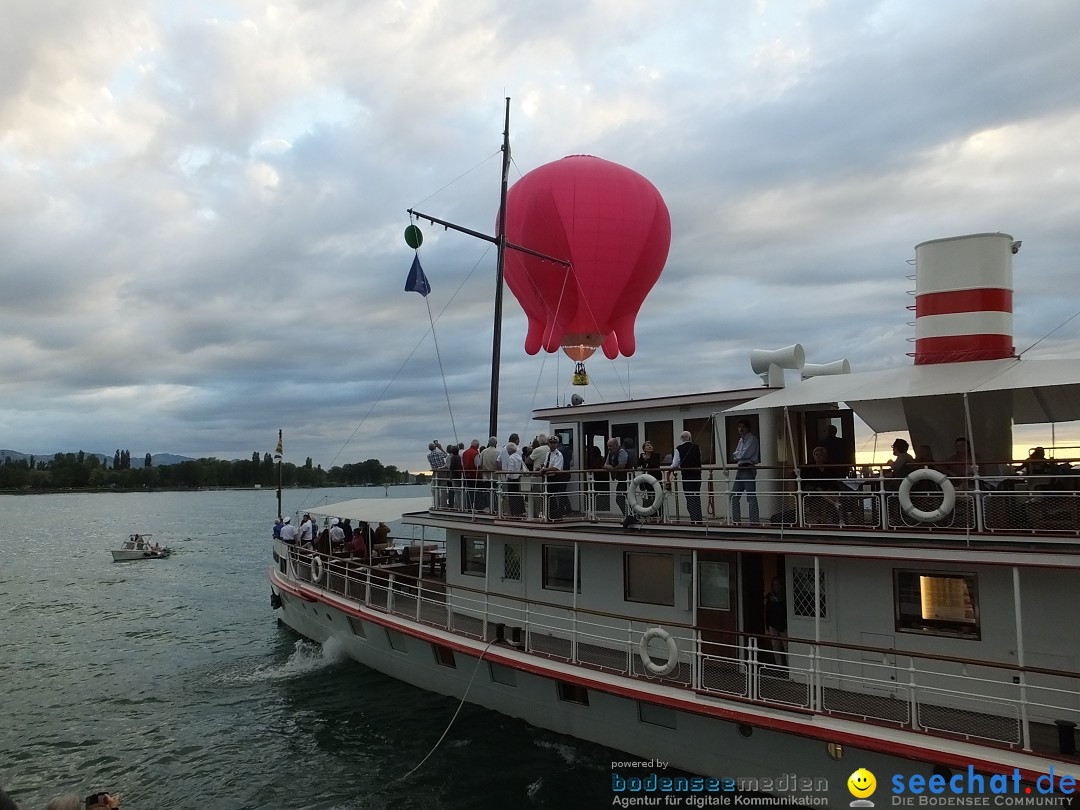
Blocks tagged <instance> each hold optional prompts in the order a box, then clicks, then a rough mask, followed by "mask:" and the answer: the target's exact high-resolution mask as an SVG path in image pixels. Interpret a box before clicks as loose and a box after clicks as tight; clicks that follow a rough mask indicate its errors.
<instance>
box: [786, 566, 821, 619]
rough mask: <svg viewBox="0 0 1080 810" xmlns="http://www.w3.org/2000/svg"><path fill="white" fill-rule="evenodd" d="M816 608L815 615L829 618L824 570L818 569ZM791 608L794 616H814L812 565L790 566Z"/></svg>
mask: <svg viewBox="0 0 1080 810" xmlns="http://www.w3.org/2000/svg"><path fill="white" fill-rule="evenodd" d="M817 590H818V609H817V617H818V618H820V619H827V618H829V605H828V600H827V599H826V597H825V572H824V571H823V570H821V569H820V568H819V569H818V581H817ZM791 610H792V612H793V613H794V615H796V616H806V617H809V618H811V619H812V618H814V568H813V566H809V565H808V566H799V565H793V566H791Z"/></svg>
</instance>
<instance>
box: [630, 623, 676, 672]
mask: <svg viewBox="0 0 1080 810" xmlns="http://www.w3.org/2000/svg"><path fill="white" fill-rule="evenodd" d="M654 638H658V639H660V640H661V641H663V642H664V643H665V644H667V650H668V656H667V661H665V662H664V663H663V664H657V663H655V662H654V661H653V660H652V656H650V655H649V642H650V641H652V640H653V639H654ZM638 656H640V658H641V665H642V666H643V667H645V669H647V670H648V671H649V674H650V675H656V676H657V677H663V676H664V675H669V674H671V672H672V671H673V670H674V669H675V667H677V666H678V665H679V648H678V647H676V646H675V639H673V638H672V637H671V634H670V633H668V631H667V630H665V629H664V628H662V627H650V628H649V629H648V630H646V631H645V632H644V633H643V634H642V636H641V642H640V643H639V644H638Z"/></svg>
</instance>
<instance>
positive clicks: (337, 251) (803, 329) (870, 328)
mask: <svg viewBox="0 0 1080 810" xmlns="http://www.w3.org/2000/svg"><path fill="white" fill-rule="evenodd" d="M212 8H213V13H212V14H207V13H206V7H202V8H200V7H199V6H177V5H176V4H171V3H165V2H159V0H117V2H112V3H108V4H104V5H102V4H85V3H76V2H55V3H46V4H42V3H38V2H32V1H31V0H15V2H13V3H8V5H7V6H5V22H6V25H5V27H4V30H3V31H0V72H2V74H3V75H4V76H5V83H4V86H3V87H0V183H2V184H3V187H4V195H3V196H2V197H0V244H3V246H4V250H3V251H2V252H0V283H2V284H3V289H4V293H5V294H4V295H3V296H0V445H3V446H7V447H11V448H12V449H16V450H23V451H25V452H34V453H39V454H40V453H51V452H54V451H56V450H76V449H85V450H87V451H94V452H108V453H111V452H112V451H113V450H114V449H115V448H117V447H122V448H125V449H130V450H131V451H132V453H134V454H136V455H141V454H143V453H145V452H164V451H170V452H178V453H183V454H187V455H207V454H213V455H217V456H219V457H225V458H233V457H243V458H246V457H249V456H250V454H251V452H252V450H259V451H263V450H269V449H272V444H273V442H274V441H275V440H276V431H277V429H278V428H284V429H285V431H286V437H287V439H286V445H287V448H288V451H289V454H290V456H295V457H299V458H300V459H302V458H304V457H306V456H312V457H313V458H314V459H315V460H316V462H317V463H323V464H329V463H331V461H332V459H335V458H336V459H337V463H341V462H342V461H353V460H357V459H360V458H367V457H379V458H381V459H383V460H384V461H385V462H387V463H394V464H397V465H399V466H401V467H411V468H413V469H417V468H422V467H423V466H424V464H423V455H424V453H423V447H424V446H426V442H427V441H428V440H430V439H431V438H432V436H431V435H429V434H432V432H433V431H434V432H435V433H436V434H438V435H439V436H440V437H441V438H443V439H449V438H451V432H452V428H451V418H450V415H449V414H448V413H447V411H446V405H445V400H446V395H445V393H444V391H443V383H442V379H441V372H440V368H439V364H438V361H437V359H436V357H435V352H434V346H433V343H432V340H431V338H430V336H428V337H427V338H426V339H425V338H424V335H425V333H426V331H427V330H428V312H427V306H426V304H427V303H430V304H431V307H432V312H433V313H435V315H436V316H437V317H438V318H439V320H438V322H437V326H436V330H437V335H438V340H439V348H440V352H441V355H442V361H443V366H442V368H443V371H444V372H445V374H446V385H447V388H448V389H449V395H450V401H451V404H452V406H453V409H454V414H453V422H454V424H456V426H457V429H458V437H459V438H461V439H463V440H466V441H467V440H468V439H469V438H472V437H473V436H483V435H485V434H486V432H487V426H486V423H487V379H488V365H489V360H490V338H491V324H490V312H491V303H490V302H491V297H492V291H493V283H494V282H493V275H494V269H493V262H494V253H493V251H491V250H490V246H488V245H487V244H485V243H480V242H477V241H473V240H470V239H468V238H467V237H465V236H462V235H459V234H454V233H448V232H442V231H441V229H437V228H431V227H425V233H426V236H427V240H426V242H425V244H424V246H423V249H422V251H421V256H422V258H423V261H424V265H425V267H426V268H427V270H428V274H429V277H430V278H431V281H432V285H433V288H434V289H433V293H432V295H431V296H430V298H429V299H428V301H427V302H425V301H424V300H423V299H421V298H420V297H419V296H416V295H412V294H405V293H404V292H403V290H402V287H403V284H404V279H405V274H406V271H407V269H408V265H409V262H410V261H411V258H412V255H411V252H410V251H409V250H408V248H407V247H406V246H405V245H404V242H403V240H402V236H401V234H402V230H403V229H404V227H405V225H407V224H408V218H407V216H406V214H405V209H406V208H408V207H410V206H416V207H418V208H419V209H420V210H422V211H425V212H427V213H431V214H434V215H436V216H441V217H443V218H446V219H450V220H453V221H457V222H460V223H461V224H463V225H466V226H468V227H472V228H475V229H476V230H480V231H485V232H487V231H490V229H491V228H492V223H493V221H494V216H495V211H496V207H497V184H498V171H499V146H500V143H501V133H502V129H503V99H504V97H505V96H507V95H509V96H512V97H513V107H512V125H511V128H512V135H513V157H514V162H515V165H514V169H513V171H512V179H516V178H517V177H518V176H520V174H521V173H524V172H526V171H528V170H530V169H532V168H535V167H536V166H538V165H540V164H542V163H546V162H548V161H551V160H555V159H557V158H560V157H562V156H563V155H566V154H577V153H589V154H596V155H599V156H601V157H605V158H608V159H610V160H614V161H616V162H620V163H624V164H626V165H628V166H630V167H631V168H634V169H635V170H637V171H639V172H641V173H642V174H644V175H645V176H646V177H648V178H649V179H650V180H652V182H653V183H654V184H655V185H656V186H657V187H658V188H659V189H660V191H661V192H662V194H663V195H664V197H665V199H666V201H667V204H668V206H669V208H670V210H671V213H672V224H673V241H672V249H671V254H670V257H669V261H668V265H667V268H666V270H665V272H664V275H663V276H662V277H661V280H660V282H659V283H658V284H657V286H656V287H655V289H654V290H653V292H652V293H651V295H650V296H649V298H648V299H647V300H646V302H645V304H644V305H643V307H642V312H641V315H640V317H639V319H638V324H637V336H638V343H639V351H638V354H637V355H636V356H635V357H634V358H633V359H632V360H631V361H629V362H627V361H625V360H620V361H618V362H616V363H608V362H607V361H605V360H601V359H594V360H592V361H590V364H589V370H590V374H591V376H592V378H593V380H594V385H593V386H592V387H591V388H590V389H589V390H588V391H587V392H586V398H587V399H589V400H591V401H596V400H600V399H612V398H619V397H623V396H625V395H626V392H628V391H629V392H631V393H633V395H635V396H644V395H647V394H649V393H657V392H660V391H670V390H692V389H694V388H697V387H702V386H707V387H722V386H725V385H740V386H742V385H754V384H756V378H755V377H753V376H752V374H751V372H750V369H749V364H748V361H747V354H748V352H749V350H750V349H751V348H754V347H758V346H781V345H785V344H787V343H791V342H795V341H800V342H803V343H804V344H805V345H806V347H807V351H808V355H809V359H811V360H812V361H820V362H824V361H828V360H833V359H836V358H837V357H840V356H847V357H849V358H850V359H851V361H852V363H853V365H854V366H855V367H856V368H869V367H881V366H884V365H892V364H897V363H905V362H909V359H908V358H907V357H906V354H905V353H906V352H907V351H908V350H909V349H910V344H909V343H908V342H907V341H906V340H905V338H907V337H910V336H911V334H912V330H911V329H910V328H909V327H908V326H907V321H908V320H910V317H911V315H910V313H909V312H908V311H907V310H906V308H905V307H906V305H907V304H908V303H910V298H909V297H908V295H907V290H908V289H910V287H911V282H909V281H908V280H907V279H906V278H905V276H906V275H907V274H908V273H910V272H911V268H910V266H909V265H908V264H907V263H906V262H907V260H908V259H910V258H911V257H912V256H913V246H914V245H915V244H916V243H918V242H921V241H923V240H926V239H931V238H937V237H941V236H947V235H952V234H959V233H967V232H976V231H988V230H1003V231H1007V232H1009V233H1013V234H1014V235H1015V236H1016V237H1017V238H1020V239H1023V240H1024V247H1023V250H1022V251H1021V253H1020V254H1019V255H1018V256H1017V259H1016V288H1017V294H1016V334H1017V339H1016V343H1017V345H1018V346H1020V347H1024V346H1028V345H1031V344H1033V343H1035V342H1036V341H1037V340H1039V339H1040V338H1042V337H1043V336H1044V335H1045V334H1046V333H1047V332H1049V331H1050V330H1051V329H1053V328H1054V327H1056V326H1057V325H1059V324H1062V323H1064V322H1066V321H1067V319H1068V318H1069V317H1070V316H1071V315H1073V314H1074V312H1075V311H1076V307H1075V303H1074V302H1072V301H1070V299H1069V298H1068V296H1066V295H1062V294H1061V292H1062V290H1068V289H1071V286H1072V279H1073V276H1074V268H1075V263H1076V258H1075V257H1076V256H1077V255H1078V250H1077V249H1078V247H1080V245H1078V241H1080V236H1078V231H1077V229H1076V227H1075V223H1076V221H1077V218H1078V217H1077V215H1078V210H1077V209H1078V207H1080V194H1078V191H1080V147H1078V146H1077V140H1076V138H1075V137H1073V133H1074V132H1075V131H1076V129H1077V125H1078V124H1080V104H1078V101H1077V98H1076V96H1075V91H1074V90H1073V89H1072V85H1071V83H1070V82H1069V81H1068V77H1070V76H1075V75H1077V73H1078V72H1080V52H1078V51H1077V49H1076V48H1075V41H1074V37H1073V35H1072V32H1073V31H1075V30H1076V29H1077V27H1078V24H1080V6H1077V5H1076V4H1073V3H1069V2H1065V0H1061V1H1060V2H1053V1H1052V0H1041V1H1040V2H1033V3H1029V4H1027V5H1026V6H1025V13H1024V14H1023V15H1016V14H1015V13H1014V8H1013V6H1012V5H1011V4H1007V3H1004V2H998V3H990V4H983V3H974V2H970V1H968V0H961V1H960V2H956V3H949V4H929V3H925V4H918V5H917V6H916V7H914V8H913V7H912V6H911V5H910V4H908V3H897V2H878V3H875V4H872V5H870V6H867V5H866V4H864V3H855V2H850V0H849V1H847V2H807V3H797V4H790V3H785V4H782V5H780V4H771V3H767V2H735V3H725V4H704V5H703V4H694V5H687V4H683V5H678V4H676V5H671V4H663V3H661V4H656V3H650V2H644V0H637V1H636V2H614V0H597V1H596V2H586V3H581V2H576V3H571V2H568V0H566V1H563V0H559V2H551V3H543V4H506V3H497V2H494V0H481V1H480V2H478V3H473V4H469V5H467V6H462V5H458V4H455V5H451V4H447V3H445V2H439V0H402V2H395V3H389V2H372V3H365V4H349V3H339V2H324V3H299V2H283V3H277V4H275V5H273V6H266V5H264V4H261V3H255V2H242V1H241V0H233V1H232V2H223V3H215V4H213V6H212ZM506 317H507V320H506V325H505V328H504V341H503V358H504V363H505V366H504V369H503V375H502V376H503V382H504V391H503V395H502V402H503V407H502V411H501V412H502V418H501V426H500V432H501V433H504V434H505V433H509V432H510V430H513V429H519V430H525V431H526V432H529V431H528V428H527V427H526V425H527V424H528V419H529V411H530V409H531V408H532V407H534V406H538V405H548V404H551V403H552V402H555V401H557V400H559V398H564V397H567V396H569V394H570V393H572V390H571V388H570V386H569V384H568V377H569V367H568V365H567V363H566V361H565V359H564V360H558V359H556V358H554V357H543V356H538V357H526V356H525V355H524V353H523V351H522V348H521V347H522V343H523V340H524V332H525V319H524V316H523V314H522V312H521V309H520V307H519V306H518V305H517V303H516V302H515V301H514V300H513V299H512V297H511V296H509V295H508V297H507V301H506ZM1077 324H1078V322H1077V321H1073V322H1072V323H1071V324H1066V326H1064V327H1063V328H1062V329H1061V330H1060V331H1059V332H1057V333H1055V334H1054V335H1053V337H1052V338H1050V339H1047V340H1046V341H1045V342H1043V343H1040V344H1039V346H1038V347H1037V349H1036V350H1035V351H1036V352H1040V353H1043V354H1045V355H1047V356H1049V355H1068V354H1075V351H1076V348H1077V345H1078V340H1077V338H1078V332H1077ZM391 380H392V381H393V382H392V383H391ZM365 415H367V416H366V417H365ZM361 420H363V425H362V427H361V428H360V430H359V431H357V432H356V438H355V439H354V445H353V446H350V447H345V448H344V449H343V445H344V443H345V442H346V441H347V440H348V439H349V437H350V436H352V435H353V432H354V430H356V426H357V424H358V423H360V422H361ZM532 432H535V430H534V431H532ZM339 454H340V455H339Z"/></svg>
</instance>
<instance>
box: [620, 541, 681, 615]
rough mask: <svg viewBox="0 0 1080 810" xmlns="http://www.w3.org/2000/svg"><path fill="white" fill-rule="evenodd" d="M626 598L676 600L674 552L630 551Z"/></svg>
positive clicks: (659, 602) (658, 601)
mask: <svg viewBox="0 0 1080 810" xmlns="http://www.w3.org/2000/svg"><path fill="white" fill-rule="evenodd" d="M623 556H624V565H623V568H624V570H625V572H626V583H625V584H626V596H625V598H626V601H627V602H646V603H648V604H650V605H674V604H675V556H674V555H673V554H647V553H642V552H637V551H627V552H626V553H625V554H624V555H623Z"/></svg>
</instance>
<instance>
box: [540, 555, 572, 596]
mask: <svg viewBox="0 0 1080 810" xmlns="http://www.w3.org/2000/svg"><path fill="white" fill-rule="evenodd" d="M543 567H544V572H543V577H544V588H545V589H547V590H549V591H569V590H571V589H572V588H573V583H574V547H573V546H554V545H552V546H544V566H543ZM577 589H578V593H581V572H580V571H578V581H577Z"/></svg>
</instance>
